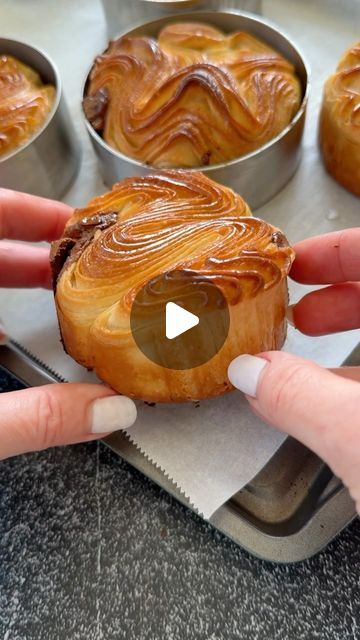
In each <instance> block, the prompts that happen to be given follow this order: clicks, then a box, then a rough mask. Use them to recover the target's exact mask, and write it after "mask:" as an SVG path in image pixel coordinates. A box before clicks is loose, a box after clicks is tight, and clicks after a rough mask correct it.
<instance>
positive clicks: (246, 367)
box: [228, 354, 268, 398]
mask: <svg viewBox="0 0 360 640" xmlns="http://www.w3.org/2000/svg"><path fill="white" fill-rule="evenodd" d="M267 364H268V362H267V360H264V358H258V357H257V356H249V355H247V354H245V355H243V356H238V357H237V358H235V360H233V361H232V362H231V363H230V365H229V368H228V376H229V380H230V382H231V384H232V385H233V386H234V387H236V389H239V391H242V392H243V393H246V395H248V396H253V397H254V398H255V397H256V389H257V386H258V383H259V378H260V375H261V372H262V370H263V369H264V367H266V365H267Z"/></svg>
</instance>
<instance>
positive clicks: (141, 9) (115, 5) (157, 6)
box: [102, 0, 262, 38]
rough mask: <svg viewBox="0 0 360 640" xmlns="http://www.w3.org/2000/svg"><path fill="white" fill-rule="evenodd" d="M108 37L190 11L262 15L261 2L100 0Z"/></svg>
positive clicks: (253, 0)
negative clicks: (244, 12)
mask: <svg viewBox="0 0 360 640" xmlns="http://www.w3.org/2000/svg"><path fill="white" fill-rule="evenodd" d="M102 3H103V7H104V13H105V18H106V23H107V30H108V35H109V38H113V37H114V36H115V35H116V34H117V33H118V32H119V31H120V29H124V28H125V27H126V28H128V27H132V26H135V25H139V24H142V23H144V22H147V21H148V20H155V19H156V18H164V17H169V16H174V15H176V14H177V13H182V12H184V11H186V12H188V11H189V12H190V13H191V12H193V11H251V12H252V13H258V14H261V13H262V0H131V2H124V0H102Z"/></svg>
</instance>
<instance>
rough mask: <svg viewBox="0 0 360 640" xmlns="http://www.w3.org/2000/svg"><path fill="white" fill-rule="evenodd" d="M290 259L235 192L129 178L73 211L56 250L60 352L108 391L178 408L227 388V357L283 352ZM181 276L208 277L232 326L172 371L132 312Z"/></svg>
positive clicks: (187, 178)
mask: <svg viewBox="0 0 360 640" xmlns="http://www.w3.org/2000/svg"><path fill="white" fill-rule="evenodd" d="M293 257H294V253H293V250H292V249H291V247H290V246H289V245H288V242H287V240H286V238H285V236H284V235H283V234H282V232H281V231H279V230H278V229H276V228H275V227H273V226H272V225H270V224H268V223H267V222H264V221H263V220H260V219H258V218H254V217H252V215H251V212H250V210H249V208H248V206H247V204H246V203H245V202H244V200H243V199H242V198H241V197H240V196H239V195H237V194H236V193H234V192H233V191H231V190H230V189H228V188H226V187H223V186H221V185H219V184H217V183H215V182H213V181H212V180H210V179H208V178H206V177H205V176H204V175H203V174H201V173H196V172H186V171H168V172H164V173H158V174H155V175H150V176H147V177H135V178H127V179H125V180H123V181H122V182H119V183H118V184H116V185H114V187H113V189H112V191H110V192H108V193H105V194H104V195H103V196H101V197H98V198H94V199H93V200H91V201H90V203H89V204H88V206H87V207H85V208H83V209H77V210H76V211H75V213H74V215H73V216H72V218H70V220H69V221H68V223H67V225H66V228H65V230H64V233H63V237H62V238H61V239H60V240H59V241H57V242H55V243H53V246H52V251H51V261H52V268H53V276H54V289H55V301H56V307H57V313H58V318H59V324H60V329H61V334H62V339H63V343H64V346H65V349H66V351H67V352H68V353H69V354H70V355H71V356H72V357H73V358H74V359H75V360H76V361H77V362H79V363H80V364H82V365H84V366H85V367H88V368H89V369H95V371H96V373H97V374H98V376H99V377H100V378H101V379H102V380H104V381H105V382H107V383H108V384H110V385H111V386H112V387H113V388H114V389H115V390H116V391H118V392H120V393H123V394H126V395H129V396H133V397H136V398H140V399H143V400H147V401H154V402H156V401H161V402H170V401H175V402H180V401H185V400H193V399H201V398H208V397H211V396H215V395H219V394H221V393H224V392H226V391H228V390H229V389H230V388H231V385H230V383H229V380H228V378H227V367H228V364H229V363H230V361H231V360H232V358H234V357H235V356H237V355H239V354H241V353H259V352H261V351H264V350H268V349H278V348H280V347H281V346H282V344H283V342H284V339H285V334H286V320H285V312H286V306H287V302H288V290H287V278H286V276H287V274H288V272H289V269H290V266H291V263H292V260H293ZM184 271H186V272H191V273H193V274H196V275H197V276H198V277H199V278H201V279H202V280H203V281H204V280H205V281H209V282H210V281H212V282H215V284H216V286H217V287H218V289H219V290H221V292H222V294H223V296H224V298H225V300H226V302H227V305H228V309H229V316H230V327H229V332H228V334H227V337H226V340H225V342H224V344H223V346H222V347H221V349H220V350H219V351H218V352H217V353H216V355H214V357H212V358H211V360H210V361H208V362H205V363H204V364H202V365H201V366H197V367H195V368H190V369H184V370H174V369H169V368H166V367H162V366H159V365H158V364H156V363H154V362H152V361H151V360H149V359H148V358H147V357H146V356H145V355H144V354H143V353H142V351H141V349H139V347H138V345H137V342H136V340H135V339H134V336H133V334H132V332H131V326H130V314H131V308H132V304H133V301H134V299H135V297H136V295H137V293H138V292H139V290H140V289H141V288H142V287H144V285H146V283H148V282H149V281H151V279H154V278H155V279H156V277H158V276H160V275H164V274H165V275H166V274H174V273H175V274H176V273H179V274H180V275H181V273H182V272H184ZM151 291H152V289H151V288H150V293H151ZM154 295H155V294H154ZM210 339H211V336H209V340H210Z"/></svg>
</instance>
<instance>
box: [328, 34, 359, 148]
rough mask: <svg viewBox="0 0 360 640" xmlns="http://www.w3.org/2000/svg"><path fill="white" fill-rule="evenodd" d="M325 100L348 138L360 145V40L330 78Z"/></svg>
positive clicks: (347, 53) (346, 54)
mask: <svg viewBox="0 0 360 640" xmlns="http://www.w3.org/2000/svg"><path fill="white" fill-rule="evenodd" d="M325 100H326V104H327V107H328V108H330V109H331V110H332V112H333V115H334V117H335V118H336V120H337V121H338V122H341V124H342V126H343V131H344V132H345V133H346V135H347V137H348V139H349V140H351V141H353V142H354V143H355V144H359V145H360V42H358V43H357V44H355V45H354V46H353V47H351V48H350V49H349V50H348V51H347V52H346V53H345V55H344V56H343V58H342V59H341V60H340V62H339V64H338V67H337V70H336V72H335V73H334V74H333V75H331V76H330V77H329V78H328V80H327V82H326V84H325Z"/></svg>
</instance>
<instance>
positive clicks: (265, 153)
mask: <svg viewBox="0 0 360 640" xmlns="http://www.w3.org/2000/svg"><path fill="white" fill-rule="evenodd" d="M190 17H191V20H193V21H197V22H205V23H207V24H210V25H213V26H215V27H218V28H219V29H222V30H223V31H224V32H227V33H229V32H233V31H248V32H250V33H252V34H254V35H255V36H257V37H258V38H260V39H262V40H264V42H267V43H268V44H269V45H270V46H272V47H274V48H275V49H277V50H278V51H280V53H282V54H283V55H284V56H285V57H286V58H287V59H288V60H290V61H291V62H292V63H293V64H294V66H295V69H296V72H297V74H298V76H299V78H300V80H301V84H302V89H303V100H302V104H301V106H300V108H299V111H298V112H297V114H296V116H295V117H294V118H293V120H292V122H291V123H290V124H289V126H288V127H286V129H284V131H282V133H280V134H279V135H278V136H276V137H275V138H273V139H272V140H271V141H270V142H268V143H267V144H265V145H263V146H262V147H260V148H259V149H257V150H256V151H253V152H251V153H249V154H247V155H245V156H241V157H240V158H236V159H235V160H231V161H229V162H226V163H223V164H215V165H210V166H204V167H197V168H196V169H190V171H192V170H196V171H202V172H203V173H204V174H205V175H207V176H208V177H209V178H212V179H213V180H215V181H217V182H220V183H221V184H224V185H227V186H229V187H231V188H232V189H234V190H235V191H237V192H238V193H240V195H241V196H242V197H243V198H244V199H245V200H246V201H247V203H248V204H249V206H250V207H251V208H252V209H256V208H258V207H260V206H261V205H263V204H265V202H267V201H268V200H270V199H271V198H272V197H273V196H274V195H275V194H276V193H277V192H278V191H280V189H282V188H283V187H284V186H285V184H286V183H287V182H288V181H289V180H290V178H291V177H292V176H293V175H294V173H295V171H296V169H297V167H298V164H299V162H300V157H301V140H302V135H303V128H304V122H305V114H306V106H307V100H308V92H309V80H308V78H309V73H308V69H307V65H306V63H305V61H304V58H303V56H302V55H301V54H300V53H299V51H298V49H297V48H296V46H295V45H294V44H293V43H292V42H291V41H290V39H289V38H288V37H287V36H285V35H284V34H283V33H281V32H280V31H279V30H278V29H277V28H276V27H275V26H274V25H272V24H271V23H270V22H268V21H267V20H264V19H262V18H258V17H255V16H252V15H250V14H245V13H241V14H240V13H231V12H221V13H220V12H196V13H192V14H180V15H176V17H171V18H162V19H159V20H155V21H153V22H150V23H147V24H144V25H142V26H140V27H137V28H136V29H132V30H131V31H125V32H124V33H122V34H121V35H130V36H135V35H147V36H151V37H156V36H157V35H158V33H159V31H160V30H161V29H162V28H163V27H164V26H165V25H167V24H171V23H174V22H178V21H184V20H185V21H189V19H190ZM89 73H90V71H89ZM89 73H88V74H87V76H86V79H85V83H84V87H83V96H85V94H86V88H87V83H88V76H89ZM83 117H84V122H85V126H86V128H87V131H88V133H89V136H90V139H91V142H92V144H93V147H94V149H95V153H96V155H97V157H98V159H99V161H100V170H101V173H102V176H103V179H104V182H105V183H106V184H107V185H108V186H109V187H112V185H113V184H114V183H115V182H117V181H118V180H121V179H122V178H125V177H129V176H134V175H147V174H149V173H151V172H154V171H156V169H155V168H154V167H150V166H148V165H146V164H145V163H142V162H138V161H137V160H134V159H133V158H129V157H128V156H125V155H124V154H122V153H120V152H119V151H116V150H115V149H113V148H112V147H110V146H109V145H108V144H106V142H104V140H103V139H102V138H101V136H99V135H98V134H97V133H96V131H95V130H94V129H93V127H92V126H91V124H90V123H89V122H88V120H87V119H86V117H85V115H84V116H83Z"/></svg>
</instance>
